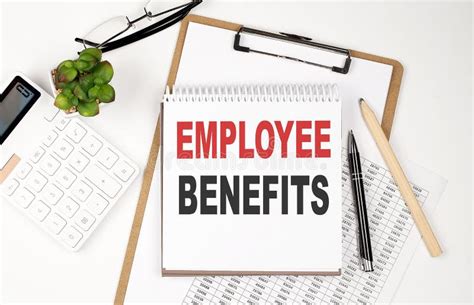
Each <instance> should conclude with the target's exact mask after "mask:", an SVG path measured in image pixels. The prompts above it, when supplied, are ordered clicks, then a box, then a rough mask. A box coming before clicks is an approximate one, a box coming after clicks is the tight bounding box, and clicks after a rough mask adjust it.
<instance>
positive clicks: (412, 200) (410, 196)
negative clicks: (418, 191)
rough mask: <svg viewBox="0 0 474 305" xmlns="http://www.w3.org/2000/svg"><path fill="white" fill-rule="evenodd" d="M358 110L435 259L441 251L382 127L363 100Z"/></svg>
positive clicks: (360, 101)
mask: <svg viewBox="0 0 474 305" xmlns="http://www.w3.org/2000/svg"><path fill="white" fill-rule="evenodd" d="M359 104H360V110H361V113H362V117H363V118H364V121H365V123H366V124H367V128H368V129H369V131H370V133H371V134H372V137H373V138H374V140H375V142H376V143H377V147H378V148H379V150H380V153H381V154H382V157H383V159H384V160H385V163H386V165H387V166H388V168H389V170H390V173H391V174H392V177H393V180H394V181H395V183H396V184H397V185H398V189H399V190H400V194H401V195H402V197H403V200H405V203H406V205H407V207H408V209H409V210H410V213H411V216H412V218H413V220H414V222H415V224H416V227H417V228H418V231H419V232H420V234H421V237H422V239H423V241H424V243H425V245H426V247H427V248H428V251H429V253H430V254H431V256H433V257H436V256H439V255H441V253H443V251H442V250H441V247H440V245H439V243H438V240H437V239H436V236H435V234H434V233H433V230H432V229H431V226H430V224H429V222H428V220H427V219H426V216H425V213H423V210H422V208H421V206H420V205H419V203H418V201H417V200H416V197H415V194H414V193H413V190H412V188H411V186H410V183H409V182H408V179H407V177H406V175H405V173H404V172H403V169H402V167H401V166H400V163H399V162H398V160H397V157H396V156H395V154H394V152H393V150H392V147H391V146H390V143H389V142H388V140H387V137H386V136H385V134H384V132H383V130H382V127H381V126H380V124H379V122H378V120H377V117H376V116H375V113H374V112H373V111H372V109H371V108H370V107H369V105H368V104H367V102H366V101H365V100H364V99H360V100H359Z"/></svg>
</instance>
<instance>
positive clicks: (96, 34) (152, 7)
mask: <svg viewBox="0 0 474 305" xmlns="http://www.w3.org/2000/svg"><path fill="white" fill-rule="evenodd" d="M201 2H202V0H192V1H191V2H188V3H185V4H182V5H178V6H176V7H174V8H171V9H167V10H163V11H160V8H159V6H160V4H162V1H159V0H150V1H148V3H147V4H146V5H145V7H144V8H143V9H144V11H145V14H144V15H142V16H140V17H138V18H136V19H130V18H129V17H128V16H118V17H114V18H111V19H109V20H107V21H105V22H103V23H101V24H100V25H98V26H96V27H95V28H94V29H93V30H92V31H90V32H89V33H88V34H87V35H85V36H84V38H76V39H74V40H75V41H76V42H79V43H82V44H83V45H84V48H87V46H89V47H95V48H99V49H101V50H102V52H103V53H105V52H108V51H111V50H114V49H117V48H120V47H123V46H126V45H128V44H131V43H134V42H136V41H139V40H141V39H143V38H146V37H148V36H151V35H153V34H155V33H158V32H160V31H162V30H164V29H167V28H169V27H170V26H172V25H174V24H176V23H178V22H179V21H181V20H183V18H184V17H186V15H188V13H189V12H190V11H191V10H192V9H193V8H194V7H195V6H197V5H199V4H200V3H201ZM160 16H161V19H160V18H157V17H160ZM144 19H148V20H149V21H151V22H154V21H155V20H157V19H160V20H158V21H156V22H154V23H153V24H151V25H149V26H147V27H145V28H143V29H141V30H139V31H136V32H134V33H132V34H130V35H127V36H124V37H120V36H123V35H124V34H125V33H126V32H129V31H130V30H131V29H133V28H134V27H135V24H136V23H138V22H139V21H141V20H144Z"/></svg>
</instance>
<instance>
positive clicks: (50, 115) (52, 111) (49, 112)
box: [43, 106, 59, 122]
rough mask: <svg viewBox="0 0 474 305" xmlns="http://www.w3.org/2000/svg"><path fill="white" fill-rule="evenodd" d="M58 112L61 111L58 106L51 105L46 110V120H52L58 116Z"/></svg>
mask: <svg viewBox="0 0 474 305" xmlns="http://www.w3.org/2000/svg"><path fill="white" fill-rule="evenodd" d="M58 112H59V109H58V108H56V107H52V106H50V107H48V108H47V109H46V110H45V113H44V116H43V117H44V118H45V120H46V121H48V122H52V121H53V120H54V118H55V117H56V115H57V114H58Z"/></svg>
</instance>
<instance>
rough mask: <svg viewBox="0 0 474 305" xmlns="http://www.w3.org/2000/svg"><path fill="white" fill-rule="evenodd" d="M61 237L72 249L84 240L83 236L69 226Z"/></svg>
mask: <svg viewBox="0 0 474 305" xmlns="http://www.w3.org/2000/svg"><path fill="white" fill-rule="evenodd" d="M61 237H62V238H63V240H64V241H65V242H66V244H68V245H69V246H70V247H71V248H74V247H76V246H77V244H78V243H79V241H80V240H81V239H82V234H81V232H79V231H78V230H76V229H75V228H74V227H72V226H68V227H66V228H65V229H64V230H63V231H62V232H61Z"/></svg>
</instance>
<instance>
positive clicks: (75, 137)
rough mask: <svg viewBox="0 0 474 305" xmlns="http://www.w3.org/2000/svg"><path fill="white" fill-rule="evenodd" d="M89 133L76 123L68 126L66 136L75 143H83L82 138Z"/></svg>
mask: <svg viewBox="0 0 474 305" xmlns="http://www.w3.org/2000/svg"><path fill="white" fill-rule="evenodd" d="M86 133H87V131H86V129H85V128H84V127H82V126H81V125H80V124H79V123H77V122H75V123H72V124H70V125H69V126H68V128H67V130H66V135H67V136H68V137H69V138H70V139H71V140H72V141H73V142H74V143H79V142H81V140H82V138H84V136H85V135H86Z"/></svg>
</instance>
